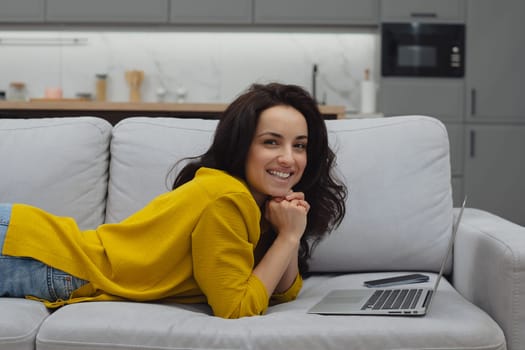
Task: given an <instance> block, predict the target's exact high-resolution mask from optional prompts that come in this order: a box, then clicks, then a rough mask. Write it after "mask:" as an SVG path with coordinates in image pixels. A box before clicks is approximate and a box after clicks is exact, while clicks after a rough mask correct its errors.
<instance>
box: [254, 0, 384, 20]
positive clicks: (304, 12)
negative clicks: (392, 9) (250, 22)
mask: <svg viewBox="0 0 525 350" xmlns="http://www.w3.org/2000/svg"><path fill="white" fill-rule="evenodd" d="M254 4H255V8H254V12H255V18H254V20H255V23H273V24H340V25H349V24H377V23H378V22H379V18H378V17H379V2H378V0H323V1H319V0H254Z"/></svg>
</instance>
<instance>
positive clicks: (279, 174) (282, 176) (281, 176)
mask: <svg viewBox="0 0 525 350" xmlns="http://www.w3.org/2000/svg"><path fill="white" fill-rule="evenodd" d="M269 173H270V174H271V175H274V176H277V177H280V178H281V179H287V178H289V177H290V176H291V174H290V173H283V172H281V171H272V170H270V171H269Z"/></svg>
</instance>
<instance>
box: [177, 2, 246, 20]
mask: <svg viewBox="0 0 525 350" xmlns="http://www.w3.org/2000/svg"><path fill="white" fill-rule="evenodd" d="M252 8H253V6H252V0H171V1H170V22H171V23H196V24H210V23H218V24H230V23H231V24H237V23H238V24H243V23H244V24H250V23H252Z"/></svg>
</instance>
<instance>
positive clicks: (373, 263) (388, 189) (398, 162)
mask: <svg viewBox="0 0 525 350" xmlns="http://www.w3.org/2000/svg"><path fill="white" fill-rule="evenodd" d="M327 126H328V129H329V134H330V135H329V137H330V143H331V145H332V147H333V149H334V150H335V152H336V154H337V163H338V171H339V173H340V174H341V176H342V178H343V179H344V182H345V183H346V185H347V187H348V200H347V203H346V210H347V213H346V216H345V219H344V221H343V223H342V224H341V226H340V227H339V228H338V229H337V230H335V231H334V232H332V233H331V235H330V236H329V237H328V238H326V239H324V240H323V241H321V243H320V244H319V245H318V247H317V249H316V250H315V251H314V255H313V258H312V260H311V264H310V269H311V270H312V271H318V272H343V271H375V270H427V271H439V268H440V266H441V263H442V261H443V259H444V257H445V254H446V250H447V247H448V242H449V238H450V234H451V228H452V217H453V216H452V215H453V214H452V190H451V182H450V181H451V172H450V157H449V143H448V136H447V132H446V129H445V127H444V125H443V124H442V123H441V122H439V121H438V120H437V119H434V118H429V117H421V116H406V117H393V118H380V119H357V120H337V121H327Z"/></svg>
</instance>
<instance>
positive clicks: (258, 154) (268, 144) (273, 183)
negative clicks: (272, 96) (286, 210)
mask: <svg viewBox="0 0 525 350" xmlns="http://www.w3.org/2000/svg"><path fill="white" fill-rule="evenodd" d="M307 143H308V125H307V123H306V119H305V118H304V116H303V115H302V114H301V113H300V112H299V111H298V110H296V109H295V108H293V107H290V106H274V107H270V108H268V109H266V110H264V111H263V112H262V113H261V115H260V116H259V121H258V124H257V128H256V129H255V135H254V137H253V140H252V143H251V145H250V149H249V150H248V156H247V159H246V181H247V182H248V186H249V187H250V190H251V192H252V194H253V196H254V198H255V200H256V201H257V203H258V204H259V205H262V204H263V203H264V202H265V200H266V198H267V197H268V196H270V197H284V196H285V195H286V194H287V193H288V192H290V190H291V189H292V188H293V186H295V185H296V184H297V183H298V182H299V181H300V180H301V177H302V176H303V172H304V169H305V167H306V160H307V155H306V146H307Z"/></svg>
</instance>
